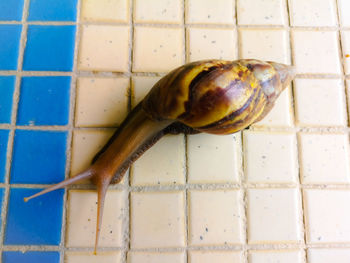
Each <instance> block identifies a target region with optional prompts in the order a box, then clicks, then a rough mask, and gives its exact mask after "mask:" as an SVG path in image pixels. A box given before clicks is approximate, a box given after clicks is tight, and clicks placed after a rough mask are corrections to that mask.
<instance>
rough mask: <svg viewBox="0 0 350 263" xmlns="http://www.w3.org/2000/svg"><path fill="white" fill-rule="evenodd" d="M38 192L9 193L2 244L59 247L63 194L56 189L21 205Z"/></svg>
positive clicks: (27, 190) (16, 189) (15, 189)
mask: <svg viewBox="0 0 350 263" xmlns="http://www.w3.org/2000/svg"><path fill="white" fill-rule="evenodd" d="M40 190H41V189H37V188H36V189H23V188H12V189H11V190H10V197H9V207H8V213H7V224H6V229H5V238H4V244H5V245H56V246H57V245H59V244H60V242H61V227H62V209H63V192H64V190H62V189H60V190H56V191H53V192H51V193H48V194H46V195H44V196H40V197H37V198H34V199H33V200H30V201H28V202H24V201H23V198H24V197H28V196H31V195H33V194H35V193H37V192H39V191H40Z"/></svg>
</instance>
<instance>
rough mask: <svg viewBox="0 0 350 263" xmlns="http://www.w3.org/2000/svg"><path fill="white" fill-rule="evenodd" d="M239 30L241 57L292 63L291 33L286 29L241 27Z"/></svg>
mask: <svg viewBox="0 0 350 263" xmlns="http://www.w3.org/2000/svg"><path fill="white" fill-rule="evenodd" d="M238 32H239V41H240V45H239V48H240V57H241V58H254V59H261V60H266V61H275V62H279V63H284V64H290V51H289V49H290V48H289V33H288V32H287V31H286V30H282V29H250V28H241V29H239V31H238ZM257 43H259V45H257Z"/></svg>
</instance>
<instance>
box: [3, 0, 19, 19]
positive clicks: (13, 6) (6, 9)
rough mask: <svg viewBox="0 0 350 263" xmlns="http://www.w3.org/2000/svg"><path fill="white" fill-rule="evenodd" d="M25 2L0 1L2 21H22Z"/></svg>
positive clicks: (17, 0) (13, 0)
mask: <svg viewBox="0 0 350 263" xmlns="http://www.w3.org/2000/svg"><path fill="white" fill-rule="evenodd" d="M23 4H24V0H6V1H0V20H2V21H21V20H22V11H23Z"/></svg>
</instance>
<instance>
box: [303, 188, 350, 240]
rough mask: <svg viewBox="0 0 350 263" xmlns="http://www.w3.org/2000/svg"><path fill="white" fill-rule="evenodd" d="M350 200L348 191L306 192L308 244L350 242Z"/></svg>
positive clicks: (310, 190) (316, 190) (312, 190)
mask: <svg viewBox="0 0 350 263" xmlns="http://www.w3.org/2000/svg"><path fill="white" fill-rule="evenodd" d="M349 200H350V191H347V190H325V189H322V190H321V189H307V190H305V191H304V209H305V212H304V214H305V225H306V241H307V244H310V243H345V242H349V240H350V225H349V220H350V212H349V209H348V207H349Z"/></svg>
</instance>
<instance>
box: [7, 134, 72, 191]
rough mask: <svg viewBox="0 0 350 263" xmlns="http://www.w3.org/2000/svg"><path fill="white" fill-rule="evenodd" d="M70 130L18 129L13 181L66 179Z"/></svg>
mask: <svg viewBox="0 0 350 263" xmlns="http://www.w3.org/2000/svg"><path fill="white" fill-rule="evenodd" d="M66 140H67V133H66V132H61V131H27V130H16V132H15V138H14V145H13V156H12V167H11V176H10V183H24V184H52V183H57V182H59V181H62V180H63V179H64V174H65V165H66Z"/></svg>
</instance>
